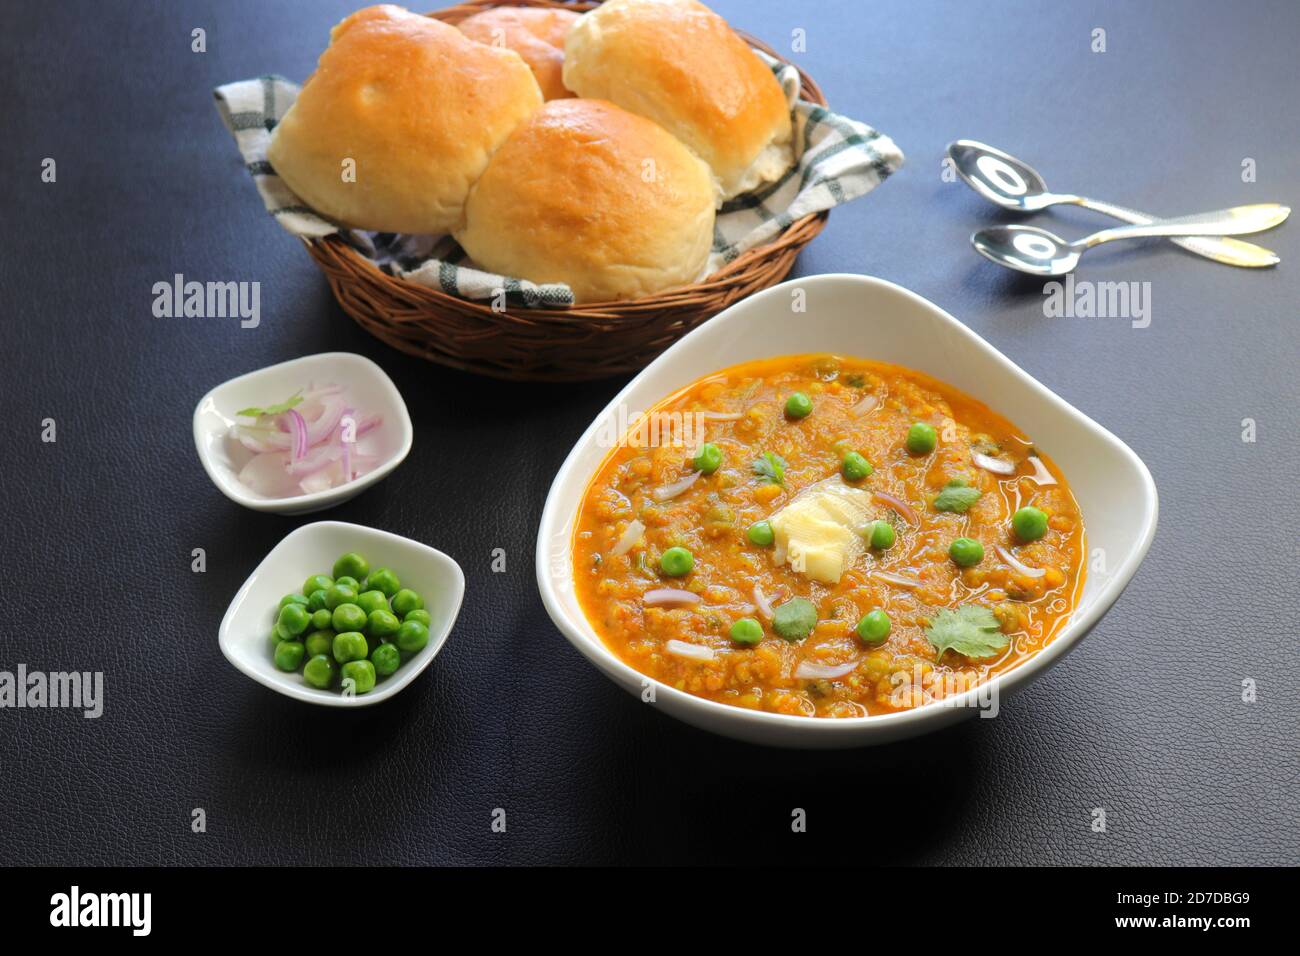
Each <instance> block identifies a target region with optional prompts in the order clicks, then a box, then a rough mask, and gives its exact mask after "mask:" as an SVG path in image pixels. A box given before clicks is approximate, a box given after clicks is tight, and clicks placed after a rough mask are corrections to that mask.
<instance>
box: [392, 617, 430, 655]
mask: <svg viewBox="0 0 1300 956" xmlns="http://www.w3.org/2000/svg"><path fill="white" fill-rule="evenodd" d="M393 643H394V644H396V645H397V646H398V647H400V648H401V649H402V650H404V651H418V650H420V648H422V647H424V645H425V644H428V643H429V629H428V628H427V627H425V626H424V625H423V624H421V623H420V622H419V621H403V622H402V626H401V627H399V628H398V629H397V636H396V637H395V638H393Z"/></svg>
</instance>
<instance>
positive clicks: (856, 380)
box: [844, 375, 867, 388]
mask: <svg viewBox="0 0 1300 956" xmlns="http://www.w3.org/2000/svg"><path fill="white" fill-rule="evenodd" d="M844 381H845V382H846V383H848V386H849V387H850V388H864V387H865V386H866V384H867V380H866V379H865V378H863V377H862V376H861V375H846V376H845V377H844Z"/></svg>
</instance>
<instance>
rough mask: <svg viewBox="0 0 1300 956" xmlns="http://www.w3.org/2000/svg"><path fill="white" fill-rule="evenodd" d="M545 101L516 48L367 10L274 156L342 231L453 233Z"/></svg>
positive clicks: (391, 10)
mask: <svg viewBox="0 0 1300 956" xmlns="http://www.w3.org/2000/svg"><path fill="white" fill-rule="evenodd" d="M541 102H542V93H541V90H540V89H539V88H538V86H537V81H536V80H535V79H534V78H533V74H532V71H531V70H529V68H528V65H527V64H526V63H524V61H523V60H522V59H521V58H520V56H519V54H517V53H515V52H514V51H513V50H504V49H499V48H497V47H493V46H487V45H484V44H482V43H476V42H474V41H473V40H471V39H469V38H468V37H467V36H465V35H464V34H463V33H461V32H460V31H459V30H457V29H456V28H455V27H452V26H449V25H447V24H445V23H441V22H439V21H438V20H434V19H430V18H429V17H422V16H419V15H417V14H414V13H410V12H409V11H407V10H404V9H402V8H401V7H396V6H391V5H388V4H384V5H381V6H374V7H366V8H365V9H363V10H358V11H357V12H356V13H354V14H352V15H351V16H350V17H348V18H347V19H345V20H343V21H342V22H341V23H339V25H338V26H336V27H335V28H334V29H333V30H332V31H331V33H330V45H329V47H328V48H327V49H326V50H325V52H324V53H323V54H321V57H320V62H319V64H318V66H317V68H316V72H314V73H313V74H312V75H311V76H310V77H308V79H307V82H306V83H305V84H304V85H303V88H302V91H301V92H300V93H299V94H298V98H297V100H296V101H295V102H294V104H293V105H292V106H291V107H290V108H289V110H288V112H286V113H285V115H284V118H283V119H282V120H281V121H280V123H279V125H278V126H277V127H276V129H275V132H274V134H273V135H272V138H271V145H270V149H269V151H268V153H267V158H268V159H269V160H270V162H271V165H272V166H273V167H274V168H275V171H276V172H277V173H278V174H279V175H280V177H281V178H282V179H283V180H284V181H285V183H286V184H287V185H288V186H289V188H290V189H292V190H293V191H294V192H295V193H296V194H297V195H298V197H299V198H300V199H302V200H303V202H305V203H306V204H307V205H309V206H311V207H312V208H313V209H315V210H316V211H318V212H320V213H322V214H324V215H326V216H328V217H330V218H331V219H334V220H336V221H338V222H340V223H342V224H344V225H347V226H352V227H355V228H360V229H374V230H379V231H384V232H402V233H417V234H419V233H430V234H445V233H448V232H451V231H452V230H453V229H455V228H456V227H457V226H459V225H460V222H461V216H462V212H463V207H464V203H465V198H466V196H467V195H468V194H469V188H470V186H471V185H472V184H473V183H474V181H475V180H476V179H478V177H479V175H480V174H481V173H482V172H483V170H484V169H485V168H486V167H487V164H488V160H489V159H490V158H491V156H492V152H493V151H494V150H495V149H496V148H497V147H498V146H499V145H500V144H501V143H502V142H503V141H504V140H505V138H506V137H507V136H509V135H510V133H511V131H512V130H513V129H514V128H515V127H516V126H517V125H518V124H519V122H520V121H521V120H523V119H524V118H525V117H526V116H527V115H528V114H529V113H531V112H532V111H533V110H535V109H536V108H537V107H538V106H539V105H541ZM349 173H351V175H349Z"/></svg>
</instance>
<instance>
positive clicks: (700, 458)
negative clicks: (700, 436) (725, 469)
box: [691, 441, 722, 475]
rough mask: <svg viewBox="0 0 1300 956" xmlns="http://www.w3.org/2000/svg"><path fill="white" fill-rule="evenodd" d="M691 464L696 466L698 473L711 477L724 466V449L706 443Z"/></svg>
mask: <svg viewBox="0 0 1300 956" xmlns="http://www.w3.org/2000/svg"><path fill="white" fill-rule="evenodd" d="M691 464H692V465H694V466H695V470H696V471H701V472H703V473H704V474H706V475H711V474H713V473H714V472H715V471H717V470H718V468H719V467H721V465H722V449H721V448H719V447H718V446H717V445H715V444H713V442H708V441H706V442H705V443H704V444H703V445H701V446H700V450H699V451H697V452H696V453H695V457H694V458H692V459H691Z"/></svg>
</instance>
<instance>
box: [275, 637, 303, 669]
mask: <svg viewBox="0 0 1300 956" xmlns="http://www.w3.org/2000/svg"><path fill="white" fill-rule="evenodd" d="M303 653H304V650H303V646H302V641H281V642H280V643H279V644H277V645H275V666H276V667H278V668H279V669H280V670H282V671H296V670H297V669H298V665H299V664H301V663H302V655H303Z"/></svg>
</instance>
